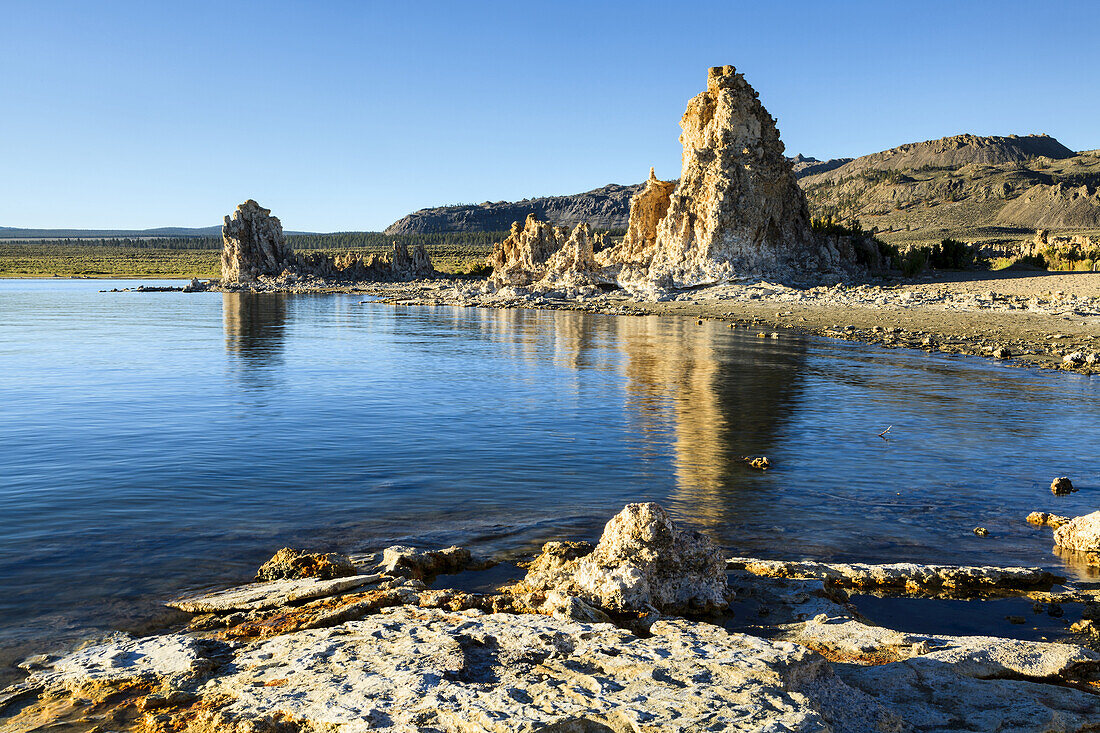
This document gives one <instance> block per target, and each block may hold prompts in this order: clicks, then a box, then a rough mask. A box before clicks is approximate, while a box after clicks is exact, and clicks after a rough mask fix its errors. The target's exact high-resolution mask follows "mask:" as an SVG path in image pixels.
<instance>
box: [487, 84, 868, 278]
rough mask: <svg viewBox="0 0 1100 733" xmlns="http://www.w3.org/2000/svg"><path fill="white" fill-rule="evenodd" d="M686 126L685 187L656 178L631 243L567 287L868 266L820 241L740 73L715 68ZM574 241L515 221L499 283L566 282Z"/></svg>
mask: <svg viewBox="0 0 1100 733" xmlns="http://www.w3.org/2000/svg"><path fill="white" fill-rule="evenodd" d="M680 126H681V128H682V129H683V132H682V134H681V135H680V143H681V145H682V146H683V154H682V159H681V162H682V168H681V175H680V180H679V182H678V183H677V182H674V181H661V180H658V179H657V177H656V175H655V174H654V172H653V171H652V170H650V175H649V180H648V181H646V184H645V187H644V188H643V189H642V190H641V191H639V192H638V193H637V194H635V196H634V198H633V199H632V200H631V203H630V220H629V225H628V230H627V233H626V236H625V237H624V239H623V241H622V242H620V243H619V244H617V245H615V246H614V247H610V248H607V249H602V248H601V247H600V246H595V247H594V250H593V260H594V262H592V263H589V262H587V261H585V262H583V263H581V265H579V266H578V265H573V266H571V267H567V268H564V270H563V271H564V272H565V273H566V276H565V278H564V281H565V282H568V283H571V284H572V283H576V282H578V281H579V282H582V283H590V284H601V283H607V282H617V283H618V284H619V285H622V286H624V287H628V288H631V289H648V288H651V287H654V286H656V287H661V288H667V287H672V288H683V287H694V286H698V285H705V284H710V283H718V282H723V281H727V280H730V279H734V278H741V277H766V278H769V279H773V280H778V281H797V282H806V281H817V280H820V278H821V276H822V275H825V274H830V275H835V274H839V273H841V272H843V271H845V270H850V269H851V268H852V266H854V265H855V263H856V261H857V260H859V259H860V258H859V254H858V253H857V251H856V250H857V249H858V247H856V245H855V244H853V243H851V242H841V241H836V238H835V237H834V238H828V237H817V236H815V235H814V233H813V232H812V230H811V228H810V213H809V208H808V207H807V204H806V197H805V195H804V194H803V193H802V189H800V188H799V187H798V184H797V182H796V179H795V175H794V173H793V171H792V169H791V163H790V161H789V160H788V159H787V158H786V157H785V156H784V154H783V152H784V151H783V143H782V142H781V141H780V139H779V131H778V130H777V129H776V125H775V120H774V119H772V117H771V115H769V114H768V111H767V110H766V109H764V107H763V105H761V104H760V101H759V99H758V98H757V93H756V91H755V90H754V89H753V88H752V87H751V86H750V85H749V84H748V82H746V81H745V78H744V77H743V76H742V75H741V74H738V73H737V71H736V70H735V69H734V67H732V66H717V67H714V68H712V69H710V71H709V74H708V79H707V89H706V91H705V92H702V93H701V94H698V95H696V96H695V97H694V98H693V99H692V100H691V101H690V102H688V106H687V111H686V112H685V113H684V116H683V118H682V119H681V121H680ZM576 234H577V232H576V230H574V236H575V235H576ZM566 239H567V236H566V230H565V229H561V228H558V227H554V226H552V225H551V224H547V223H544V222H538V221H537V220H536V219H534V217H533V216H532V217H528V219H527V222H526V223H525V224H524V226H523V227H520V225H519V224H518V223H515V224H513V225H512V232H511V234H510V236H509V237H508V239H506V240H505V241H504V242H502V243H500V244H499V245H497V247H496V248H495V249H494V252H493V255H492V256H491V257H490V259H489V264H490V265H491V266H492V267H493V276H492V278H491V279H490V285H491V286H497V287H500V286H505V285H513V286H516V285H536V286H550V287H553V286H555V285H557V284H558V281H559V280H561V278H558V277H557V275H556V272H557V271H559V270H562V268H561V267H560V265H558V266H555V267H547V264H548V262H549V260H550V259H551V257H553V256H554V254H555V253H556V252H558V251H559V250H561V249H562V247H563V246H564V245H565V243H566ZM582 254H584V253H583V251H582ZM560 259H566V260H576V257H575V256H570V257H564V258H560ZM862 259H863V260H867V259H868V257H863V258H862ZM864 264H869V263H866V262H865V263H864ZM870 264H873V263H870Z"/></svg>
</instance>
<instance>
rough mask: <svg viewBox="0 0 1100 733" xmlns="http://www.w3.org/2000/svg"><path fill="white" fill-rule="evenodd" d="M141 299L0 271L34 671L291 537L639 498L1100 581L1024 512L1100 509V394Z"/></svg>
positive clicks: (269, 298) (908, 554)
mask: <svg viewBox="0 0 1100 733" xmlns="http://www.w3.org/2000/svg"><path fill="white" fill-rule="evenodd" d="M136 284H137V283H127V282H106V281H67V280H65V281H29V280H0V648H4V649H7V650H9V652H10V654H15V651H11V650H17V651H19V652H20V653H21V652H22V651H28V650H30V648H31V647H32V646H33V645H35V644H38V645H41V643H42V640H43V639H52V640H55V641H56V640H58V639H67V638H74V637H78V636H81V635H83V634H87V633H89V632H92V631H100V630H104V629H110V628H127V627H133V626H135V625H137V624H140V623H142V622H144V621H145V620H147V619H149V618H150V617H152V616H154V615H155V614H156V608H157V604H158V602H159V601H161V600H164V599H166V598H168V597H171V596H173V595H174V594H176V593H178V592H179V591H182V590H187V589H194V588H199V587H206V586H217V585H224V584H226V583H231V582H237V581H243V580H246V579H248V578H249V577H250V576H251V575H252V573H253V572H254V571H255V568H256V567H257V566H258V565H259V564H260V563H261V562H262V561H263V560H265V559H266V558H267V557H268V556H270V555H271V554H272V553H273V552H274V551H275V550H277V549H278V548H279V547H282V546H283V545H293V546H300V547H307V548H315V549H331V550H340V551H345V552H355V551H365V550H373V549H378V548H380V547H383V546H385V545H387V544H392V543H395V542H402V543H417V544H422V545H427V546H438V545H442V544H449V543H460V544H465V545H468V546H471V547H474V548H476V549H480V550H482V551H486V552H498V553H516V552H521V551H529V550H533V549H535V548H537V547H538V546H539V544H540V543H542V542H543V541H545V540H547V539H551V538H578V539H580V538H590V539H594V538H596V537H597V536H598V533H599V530H600V528H601V527H602V525H603V523H604V522H605V521H606V520H607V518H608V517H610V516H611V515H612V514H614V513H615V512H616V511H617V510H618V509H620V508H621V507H622V505H623V504H625V503H627V502H630V501H641V500H655V501H659V502H661V503H662V504H664V505H665V506H666V507H668V508H669V509H670V510H671V511H672V512H674V514H675V515H676V516H677V517H679V518H680V519H681V520H683V521H685V522H687V523H690V524H692V525H695V526H696V527H697V528H699V529H702V530H703V531H705V532H707V533H709V534H710V535H711V536H713V537H714V538H715V539H716V540H718V541H719V542H721V543H722V544H724V545H725V546H727V547H728V548H729V549H730V552H731V553H732V554H745V555H757V556H764V557H774V558H800V557H811V558H819V559H831V560H863V561H871V562H889V561H901V560H912V561H920V562H941V563H960V564H1026V565H1043V566H1048V567H1051V568H1055V569H1058V570H1059V571H1060V572H1062V573H1065V574H1068V575H1070V576H1074V577H1083V576H1084V575H1086V574H1087V572H1086V571H1085V570H1083V569H1081V568H1078V567H1075V566H1072V565H1070V566H1066V565H1065V564H1064V563H1063V561H1062V560H1061V559H1060V558H1059V557H1057V556H1056V555H1054V554H1052V552H1051V540H1050V531H1049V530H1046V529H1035V528H1032V527H1030V526H1029V525H1027V524H1026V523H1025V522H1024V521H1023V518H1024V516H1025V515H1026V514H1027V513H1028V512H1029V511H1032V510H1035V509H1046V510H1053V511H1056V512H1058V513H1061V514H1069V515H1075V514H1083V513H1086V512H1089V511H1093V510H1095V509H1097V504H1098V502H1097V498H1098V497H1100V477H1098V475H1097V463H1096V450H1097V449H1096V446H1097V445H1100V382H1097V381H1096V380H1090V379H1089V378H1087V377H1081V376H1077V375H1068V374H1043V373H1036V372H1033V371H1025V370H1020V369H1014V368H1009V367H1003V366H998V365H996V364H993V363H991V362H989V361H987V360H982V359H974V358H951V357H945V356H933V355H928V354H924V353H921V352H910V351H888V350H880V349H875V348H870V347H865V346H861V345H858V344H852V343H847V342H835V341H831V340H826V339H815V338H802V337H797V336H793V335H791V336H785V337H784V338H781V339H779V340H771V339H761V338H757V337H756V333H755V331H752V332H750V331H746V330H744V329H737V330H731V329H730V328H728V327H727V326H726V325H725V324H722V323H717V322H705V323H704V324H703V325H698V324H697V323H696V321H695V320H694V319H673V318H658V317H612V316H601V315H586V314H577V313H568V312H553V311H523V310H501V311H495V310H479V309H473V308H469V309H462V308H457V309H456V308H428V307H400V308H394V307H391V306H386V305H380V304H360V301H361V300H362V298H361V297H360V296H344V295H325V296H275V295H238V294H220V293H197V294H184V293H100V292H98V291H99V290H100V289H103V288H111V287H124V286H126V285H136ZM887 426H892V429H891V431H890V438H891V439H890V440H888V441H887V440H883V439H882V438H880V437H878V435H877V434H878V433H879V432H880V431H882V430H883V429H884V428H886V427H887ZM760 454H764V455H767V456H768V457H769V458H770V459H771V460H772V462H773V464H774V466H775V467H774V468H773V469H772V470H770V471H768V472H766V473H761V472H758V471H755V470H753V469H751V468H749V467H747V466H746V465H744V462H743V461H742V460H741V457H742V456H746V455H760ZM1059 475H1068V476H1071V477H1072V478H1073V481H1074V484H1075V485H1077V486H1078V487H1080V489H1081V490H1080V491H1079V492H1078V493H1076V494H1074V495H1072V496H1070V497H1064V498H1059V497H1053V496H1052V495H1051V494H1050V491H1049V489H1048V487H1049V484H1050V481H1051V478H1053V477H1054V476H1059ZM977 525H981V526H984V527H987V528H988V529H989V531H990V536H989V537H985V538H979V537H976V536H975V535H974V534H973V532H972V530H973V528H974V527H975V526H977Z"/></svg>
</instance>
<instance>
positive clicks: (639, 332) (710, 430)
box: [614, 317, 804, 525]
mask: <svg viewBox="0 0 1100 733" xmlns="http://www.w3.org/2000/svg"><path fill="white" fill-rule="evenodd" d="M614 322H615V323H616V324H618V336H619V337H618V339H617V342H618V344H619V346H620V348H621V349H622V350H623V351H624V353H625V356H626V360H625V366H624V369H625V373H626V377H627V389H628V390H629V391H630V393H631V395H632V399H631V402H630V403H629V404H630V405H631V407H632V408H633V410H634V415H635V417H636V419H637V420H638V421H639V426H638V430H637V431H636V432H637V433H638V434H639V435H645V434H647V433H652V432H653V431H654V430H658V431H659V430H661V427H662V426H661V425H660V424H655V422H654V421H655V420H656V421H660V420H661V417H662V416H663V415H666V414H667V415H668V417H669V420H670V422H671V426H670V428H671V431H672V432H673V434H674V435H675V443H674V446H673V447H674V451H675V470H676V491H675V493H674V494H673V495H672V496H671V497H670V500H671V502H672V504H673V506H675V507H676V508H677V510H678V511H679V512H680V513H681V514H682V515H683V516H685V517H692V518H693V519H695V521H697V522H698V523H699V524H704V525H705V524H722V523H725V522H727V521H729V520H730V519H731V518H732V517H733V516H735V515H743V514H745V513H752V512H754V511H755V510H754V507H761V506H762V505H761V502H762V501H763V499H762V497H761V496H760V495H759V494H758V492H757V491H756V489H755V488H754V487H753V484H754V482H755V481H756V480H757V479H758V478H759V475H758V474H756V473H755V472H753V471H752V469H748V468H746V466H745V462H744V461H743V460H742V457H743V456H746V455H750V454H760V453H767V452H770V451H771V450H772V448H774V446H775V440H776V436H777V434H778V431H779V429H780V427H781V426H782V424H783V423H784V421H785V420H786V419H787V415H788V414H789V411H790V404H791V403H792V401H793V399H794V396H795V392H796V390H797V382H798V380H799V374H800V369H799V367H800V365H801V362H802V360H803V358H804V355H803V350H802V347H801V346H798V345H794V344H793V343H792V342H790V341H786V342H783V344H782V345H780V344H779V343H778V342H772V341H769V342H768V343H767V344H760V343H755V342H754V343H753V345H752V346H751V347H748V346H746V347H744V348H740V349H739V348H737V346H736V341H732V340H731V339H735V338H736V336H734V335H733V334H731V333H730V331H729V329H728V328H727V327H726V326H725V324H722V323H717V322H705V323H704V324H703V325H699V324H697V323H696V321H694V320H689V319H663V318H656V317H650V318H616V319H614ZM669 408H671V410H670V412H669Z"/></svg>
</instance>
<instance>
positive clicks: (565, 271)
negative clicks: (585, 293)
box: [486, 214, 602, 289]
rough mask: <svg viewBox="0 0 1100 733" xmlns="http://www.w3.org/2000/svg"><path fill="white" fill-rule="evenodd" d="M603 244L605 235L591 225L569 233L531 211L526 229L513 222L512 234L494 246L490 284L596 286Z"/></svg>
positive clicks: (541, 286) (489, 262)
mask: <svg viewBox="0 0 1100 733" xmlns="http://www.w3.org/2000/svg"><path fill="white" fill-rule="evenodd" d="M600 246H602V235H598V234H593V233H592V231H591V230H590V229H589V227H588V225H587V224H583V223H582V224H578V225H577V226H576V227H575V228H574V229H573V231H572V233H569V232H568V230H566V229H565V228H563V227H556V226H554V225H553V224H548V223H547V222H544V221H539V220H538V219H537V218H536V217H535V215H534V214H531V215H530V216H528V217H527V220H526V221H525V222H524V224H523V227H522V228H521V227H520V225H519V222H513V223H512V231H511V233H510V234H509V235H508V237H507V238H506V239H505V240H504V241H503V242H500V243H498V244H496V245H494V246H493V251H492V253H490V255H489V258H488V259H487V260H486V263H487V264H488V265H489V266H491V267H492V268H493V273H492V275H490V277H489V284H490V285H491V286H494V287H503V286H527V285H537V286H538V287H540V288H543V289H545V288H551V287H560V286H578V285H594V284H596V283H597V282H599V281H600V278H599V277H598V272H599V269H600V266H599V265H598V264H597V263H596V260H595V256H594V253H595V250H596V248H598V247H600Z"/></svg>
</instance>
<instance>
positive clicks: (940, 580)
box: [728, 557, 1065, 596]
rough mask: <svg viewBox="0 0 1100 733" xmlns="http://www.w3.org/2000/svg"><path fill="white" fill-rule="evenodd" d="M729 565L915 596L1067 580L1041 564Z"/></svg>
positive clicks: (740, 560)
mask: <svg viewBox="0 0 1100 733" xmlns="http://www.w3.org/2000/svg"><path fill="white" fill-rule="evenodd" d="M728 563H729V567H730V568H731V569H739V570H746V571H747V572H750V573H752V574H753V575H759V576H763V577H770V578H816V579H819V580H824V581H826V583H828V584H831V585H833V586H835V587H839V588H856V589H860V590H872V589H883V590H893V591H898V592H904V593H909V594H916V595H961V596H968V595H973V594H976V593H990V592H997V591H1018V590H1031V589H1049V588H1050V587H1051V586H1052V585H1054V584H1055V583H1059V582H1062V581H1064V580H1065V578H1061V577H1059V576H1056V575H1054V574H1053V573H1050V572H1048V571H1046V570H1043V569H1042V568H1000V567H991V566H957V565H918V564H915V563H892V564H886V565H870V564H865V563H823V562H815V561H812V560H802V561H786V560H759V559H756V558H750V557H735V558H731V559H730V560H728Z"/></svg>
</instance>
